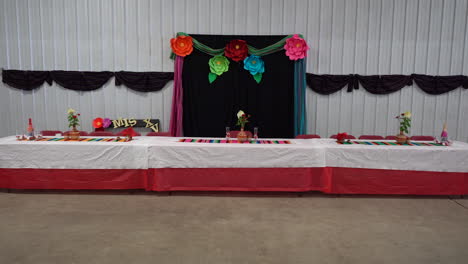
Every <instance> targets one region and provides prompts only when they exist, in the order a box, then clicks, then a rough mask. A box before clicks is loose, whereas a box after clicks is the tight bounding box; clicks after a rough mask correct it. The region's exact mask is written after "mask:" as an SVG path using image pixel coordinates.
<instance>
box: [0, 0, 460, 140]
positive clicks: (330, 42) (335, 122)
mask: <svg viewBox="0 0 468 264" xmlns="http://www.w3.org/2000/svg"><path fill="white" fill-rule="evenodd" d="M467 8H468V1H467V0H443V1H442V0H432V1H429V0H419V1H418V0H395V1H391V0H347V1H345V0H334V1H332V0H322V1H320V0H313V1H307V0H295V1H294V0H271V1H270V0H249V1H247V0H237V1H232V0H224V1H216V0H185V1H184V0H175V1H171V0H163V1H161V0H160V1H150V0H139V1H133V0H87V1H86V0H65V1H61V0H57V1H54V0H17V1H13V0H0V13H1V19H0V67H3V68H7V69H24V70H29V69H33V70H53V69H57V70H90V71H101V70H110V71H119V70H129V71H172V70H173V64H172V61H171V60H170V59H169V54H170V47H169V44H168V43H169V39H170V38H171V37H173V36H174V33H175V32H177V31H184V32H187V33H199V34H253V35H257V34H267V35H268V34H289V33H302V34H304V36H305V37H306V38H307V41H308V43H309V44H310V46H311V51H310V53H309V58H308V72H313V73H319V74H325V73H330V74H348V73H359V74H409V73H422V74H431V75H455V74H464V75H468V47H467V45H468V34H467V29H468V27H467V13H468V9H467ZM171 96H172V83H170V84H168V86H167V87H166V88H165V89H164V90H163V91H161V92H154V93H138V92H134V91H131V90H128V89H126V88H125V87H115V86H114V84H113V81H111V82H109V83H108V84H107V85H106V86H105V87H104V89H100V90H97V91H93V92H74V91H69V90H66V89H63V88H61V87H59V86H56V85H53V86H51V87H49V86H48V85H45V86H44V87H42V88H41V89H38V90H36V91H32V92H24V91H18V90H15V89H13V88H10V87H7V86H5V85H3V84H1V85H0V111H1V115H0V136H6V135H9V134H13V133H15V131H16V130H20V129H24V127H25V125H26V119H27V118H28V117H33V118H34V120H35V123H36V127H37V128H39V129H45V128H47V129H55V128H58V129H63V130H65V129H66V109H67V108H68V107H73V108H75V109H79V110H80V112H81V113H82V119H83V122H82V124H83V129H85V130H91V120H92V119H93V118H94V117H97V116H106V117H110V118H118V117H135V118H146V117H150V116H151V117H153V118H160V119H161V122H162V127H163V129H164V130H166V129H167V128H168V124H169V116H170V104H171ZM406 110H411V111H413V116H414V118H413V120H414V121H413V128H412V134H431V135H432V134H438V133H439V132H440V130H441V126H442V123H443V122H444V121H447V122H448V125H449V133H450V135H451V136H452V137H454V138H457V139H458V140H464V141H468V122H466V121H467V117H468V90H463V89H457V90H455V91H453V92H450V93H447V94H444V95H439V96H432V95H427V94H424V93H423V92H422V91H421V90H420V89H419V88H417V87H407V88H404V89H403V90H401V91H400V92H397V93H393V94H391V95H384V96H382V95H372V94H369V93H366V92H364V91H363V90H362V89H360V90H358V91H355V92H353V93H347V92H346V91H341V92H338V93H336V94H333V95H330V96H322V95H318V94H315V93H313V92H311V91H310V90H309V91H308V94H307V114H308V124H309V132H310V133H318V134H320V135H322V136H327V135H330V134H333V133H336V132H338V131H347V132H349V133H352V134H355V135H360V134H381V135H386V134H395V133H396V132H397V123H396V121H395V120H394V116H395V115H396V114H398V113H400V112H402V111H406Z"/></svg>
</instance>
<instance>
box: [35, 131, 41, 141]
mask: <svg viewBox="0 0 468 264" xmlns="http://www.w3.org/2000/svg"><path fill="white" fill-rule="evenodd" d="M35 133H36V139H41V138H42V131H41V130H40V129H38V130H35Z"/></svg>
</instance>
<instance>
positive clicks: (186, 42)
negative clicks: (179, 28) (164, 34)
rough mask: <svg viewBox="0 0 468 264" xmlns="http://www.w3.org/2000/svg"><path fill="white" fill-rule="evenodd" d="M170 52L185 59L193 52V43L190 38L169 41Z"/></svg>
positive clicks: (183, 37) (177, 38)
mask: <svg viewBox="0 0 468 264" xmlns="http://www.w3.org/2000/svg"><path fill="white" fill-rule="evenodd" d="M171 48H172V52H174V53H175V54H176V55H178V56H181V57H185V56H187V55H189V54H190V53H192V51H193V41H192V37H190V36H178V37H176V38H172V39H171Z"/></svg>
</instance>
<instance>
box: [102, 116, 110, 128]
mask: <svg viewBox="0 0 468 264" xmlns="http://www.w3.org/2000/svg"><path fill="white" fill-rule="evenodd" d="M110 125H111V120H110V119H109V118H104V120H103V121H102V127H103V128H108V127H109V126H110Z"/></svg>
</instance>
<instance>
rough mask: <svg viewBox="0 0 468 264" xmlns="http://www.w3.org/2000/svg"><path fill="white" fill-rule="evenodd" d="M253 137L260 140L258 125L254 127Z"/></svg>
mask: <svg viewBox="0 0 468 264" xmlns="http://www.w3.org/2000/svg"><path fill="white" fill-rule="evenodd" d="M253 137H254V139H255V141H257V140H258V127H254V134H253Z"/></svg>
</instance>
